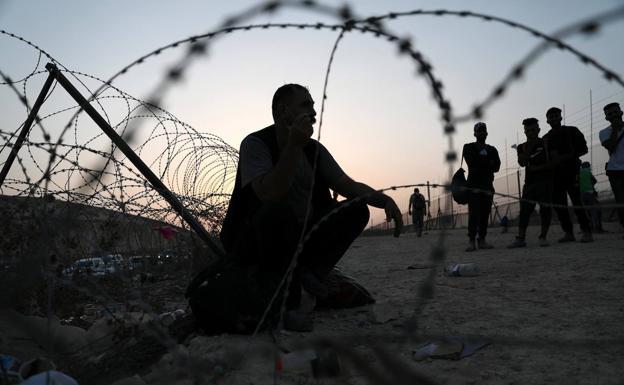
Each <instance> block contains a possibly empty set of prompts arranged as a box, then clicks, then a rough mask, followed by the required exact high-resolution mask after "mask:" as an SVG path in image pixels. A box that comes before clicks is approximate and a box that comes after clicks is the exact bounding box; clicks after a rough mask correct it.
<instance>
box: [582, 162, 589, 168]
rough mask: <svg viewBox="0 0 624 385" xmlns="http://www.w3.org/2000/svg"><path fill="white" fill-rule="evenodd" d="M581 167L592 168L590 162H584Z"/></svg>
mask: <svg viewBox="0 0 624 385" xmlns="http://www.w3.org/2000/svg"><path fill="white" fill-rule="evenodd" d="M581 167H582V168H590V167H591V164H590V163H589V162H583V163H581Z"/></svg>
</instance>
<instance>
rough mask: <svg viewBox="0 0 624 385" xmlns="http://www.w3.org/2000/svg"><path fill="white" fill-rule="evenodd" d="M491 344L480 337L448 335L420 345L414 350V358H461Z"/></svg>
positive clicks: (419, 359) (417, 359)
mask: <svg viewBox="0 0 624 385" xmlns="http://www.w3.org/2000/svg"><path fill="white" fill-rule="evenodd" d="M489 344H490V342H489V341H487V340H485V339H480V338H467V337H447V338H446V339H443V340H438V341H433V342H427V343H426V344H424V345H422V346H420V347H419V348H417V349H416V350H414V351H413V352H412V358H413V359H414V360H415V361H422V360H424V359H426V358H439V359H446V360H460V359H462V358H465V357H468V356H471V355H472V354H474V352H476V351H477V350H479V349H481V348H483V347H485V346H487V345H489Z"/></svg>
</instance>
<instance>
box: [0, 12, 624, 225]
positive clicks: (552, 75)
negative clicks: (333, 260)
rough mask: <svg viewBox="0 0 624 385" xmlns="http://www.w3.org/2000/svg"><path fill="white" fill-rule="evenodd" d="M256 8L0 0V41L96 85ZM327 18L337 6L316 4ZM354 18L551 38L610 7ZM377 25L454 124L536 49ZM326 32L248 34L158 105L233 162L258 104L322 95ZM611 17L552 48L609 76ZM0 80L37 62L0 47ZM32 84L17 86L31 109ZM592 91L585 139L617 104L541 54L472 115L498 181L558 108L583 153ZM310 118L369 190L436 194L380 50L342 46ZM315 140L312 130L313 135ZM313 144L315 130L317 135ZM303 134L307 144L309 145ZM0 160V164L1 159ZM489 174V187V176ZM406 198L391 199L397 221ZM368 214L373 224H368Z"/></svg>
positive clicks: (592, 75) (372, 43)
mask: <svg viewBox="0 0 624 385" xmlns="http://www.w3.org/2000/svg"><path fill="white" fill-rule="evenodd" d="M254 4H257V2H254V1H243V0H234V1H227V2H225V1H222V2H221V1H220V2H215V1H212V2H208V1H182V2H173V1H154V0H149V1H148V0H142V1H123V2H122V1H99V2H95V1H84V0H66V1H62V2H50V1H43V0H40V1H22V0H0V29H3V30H5V31H7V32H11V33H14V34H16V35H19V36H22V37H23V38H25V39H27V40H29V41H31V42H33V43H34V44H36V45H38V46H39V47H41V48H42V49H43V50H45V51H47V52H48V53H49V54H50V55H51V56H53V57H54V58H55V59H56V60H58V61H59V62H60V63H62V64H63V65H64V66H65V67H67V68H69V69H72V70H76V71H80V72H83V73H87V74H90V75H93V76H96V77H98V78H102V79H108V78H109V77H111V76H112V75H113V74H115V73H116V72H117V71H119V70H120V69H121V68H123V67H124V66H125V65H127V64H129V63H130V62H132V61H133V60H135V59H137V58H138V57H140V56H142V55H144V54H146V53H148V52H150V51H152V50H154V49H156V48H159V47H161V46H164V45H167V44H169V43H172V42H174V41H176V40H180V39H184V38H186V37H188V36H191V35H197V34H202V33H206V32H209V31H212V30H214V29H216V28H217V26H219V24H220V23H221V22H222V21H223V19H224V18H225V17H226V16H229V15H233V14H236V13H238V12H240V11H243V10H245V9H246V8H248V7H250V6H252V5H254ZM328 4H332V5H340V4H342V2H340V3H339V2H328ZM350 4H351V5H352V9H353V11H354V13H355V14H356V15H358V16H371V15H380V14H385V13H387V12H389V11H396V12H400V11H409V10H414V9H428V10H435V9H448V10H456V11H460V10H470V11H474V12H482V13H487V14H491V15H494V16H500V17H504V18H508V19H511V20H515V21H517V22H519V23H523V24H527V25H529V26H531V27H533V28H535V29H537V30H539V31H542V32H546V33H550V32H554V31H557V30H558V29H560V28H561V27H564V26H566V25H568V24H569V23H572V22H575V21H578V20H581V19H583V18H587V17H589V16H592V15H596V14H599V13H600V12H604V11H606V10H609V9H612V8H615V7H618V6H623V5H624V1H621V0H620V1H618V0H601V1H583V0H573V1H571V0H556V1H537V0H530V1H511V0H507V1H493V0H490V1H476V0H474V1H376V0H365V1H357V2H352V3H350ZM265 22H293V23H299V22H306V23H307V22H312V23H313V22H327V23H335V22H337V20H336V19H333V18H331V17H329V16H326V15H320V14H318V13H313V12H305V11H303V10H301V9H299V8H296V9H294V8H285V9H283V10H280V11H278V12H277V13H275V14H271V15H262V16H259V17H256V18H253V19H251V20H249V22H248V24H254V23H265ZM386 26H387V27H388V29H389V30H391V31H393V32H394V33H396V34H397V35H399V36H401V37H410V38H411V41H412V43H413V46H414V47H415V48H416V49H418V50H420V51H421V52H422V53H423V55H424V57H425V58H427V60H428V61H429V62H430V63H431V64H432V66H433V71H434V73H435V74H436V76H437V77H438V78H439V79H441V80H442V82H443V84H444V91H445V94H446V95H447V98H449V100H450V101H451V103H452V106H453V109H454V111H455V113H456V114H458V115H464V114H466V113H467V112H469V111H470V110H471V108H472V106H473V105H474V104H475V103H476V102H479V101H482V100H483V99H484V98H485V97H487V96H488V95H489V93H490V92H491V90H492V89H493V87H494V86H495V85H496V84H498V83H499V82H500V81H501V80H502V79H503V78H504V77H505V75H506V74H507V73H508V72H509V71H510V69H511V68H512V66H513V65H514V64H515V63H517V62H518V61H519V60H520V59H521V58H523V57H524V56H525V55H526V54H527V53H528V52H529V51H530V50H531V49H532V48H533V47H534V46H536V45H537V44H538V43H540V42H541V41H540V40H538V39H536V38H535V37H533V36H531V35H530V34H528V33H527V32H525V31H521V30H518V29H512V28H509V27H507V26H503V25H501V24H496V23H494V22H485V21H482V20H477V19H470V18H461V19H460V18H457V17H451V16H445V17H435V16H408V17H403V18H399V19H396V20H390V21H388V22H387V24H386ZM337 35H338V32H335V31H317V30H296V29H288V30H256V31H251V32H237V33H232V34H230V35H226V36H223V37H221V38H220V39H218V40H217V41H216V42H215V44H213V45H211V46H210V48H209V51H208V55H207V56H205V57H202V58H199V59H196V60H195V61H194V62H193V63H192V65H191V68H190V71H189V72H188V73H187V74H186V76H185V77H184V81H183V82H181V83H180V84H177V85H175V86H174V87H173V88H172V89H171V91H169V92H168V93H167V94H166V95H165V97H164V100H163V107H164V108H165V109H167V110H168V111H169V112H171V113H172V114H174V115H175V116H177V117H178V118H179V119H180V120H182V121H184V122H186V123H188V124H190V125H191V126H193V127H194V128H195V129H196V130H198V131H200V132H206V133H212V134H215V135H217V136H219V137H221V138H223V139H224V140H225V141H226V142H227V143H229V144H230V145H231V146H233V147H235V148H238V146H239V144H240V141H241V140H242V139H243V138H244V136H245V135H247V134H248V133H250V132H252V131H255V130H258V129H260V128H262V127H264V126H267V125H269V124H270V123H272V119H271V110H270V103H271V97H272V94H273V92H274V91H275V89H276V88H277V87H279V86H280V85H282V84H284V83H291V82H296V83H300V84H303V85H306V86H308V87H309V89H310V91H311V94H312V96H313V98H314V99H315V101H316V106H317V112H318V113H319V114H320V108H321V101H322V89H323V83H324V81H325V72H326V68H327V62H328V59H329V55H330V52H331V49H332V46H333V44H334V41H335V39H336V37H337ZM623 36H624V19H623V20H617V21H614V22H612V23H610V24H608V25H607V26H605V27H604V28H601V29H600V30H599V32H598V33H597V34H594V35H591V36H585V35H583V36H578V35H577V36H574V37H571V38H570V39H567V40H566V42H567V43H568V44H570V45H572V46H573V47H575V48H576V49H577V50H579V51H580V52H582V53H584V54H586V55H589V56H591V57H592V58H594V59H596V60H597V61H598V62H600V63H601V64H602V65H604V66H605V67H606V68H609V69H611V70H613V71H614V72H616V73H617V74H619V75H620V76H622V75H624V50H622V47H623V43H622V37H623ZM0 52H2V55H0V70H2V71H3V72H5V73H7V74H9V75H10V76H11V77H12V78H14V79H19V78H20V75H21V76H23V75H25V74H27V73H28V72H30V71H31V70H32V68H33V67H34V65H35V63H36V61H37V55H36V52H35V51H34V50H32V49H28V48H26V47H25V46H24V45H23V44H21V43H17V42H16V41H14V40H11V39H8V38H7V37H6V36H4V35H0ZM184 52H185V51H184V49H183V48H179V49H173V50H169V51H166V52H165V53H163V54H162V55H160V56H158V57H156V58H152V59H150V60H148V61H147V62H146V63H145V64H143V65H140V66H137V67H135V68H133V69H132V70H131V71H129V72H128V73H127V74H125V75H123V76H121V77H119V78H118V79H117V80H116V81H115V82H114V85H115V86H116V87H118V88H120V89H122V90H123V91H125V92H127V93H129V94H131V95H133V96H135V97H137V98H144V97H147V95H149V93H150V91H152V90H153V89H154V87H155V86H156V84H157V82H158V81H159V80H160V79H161V78H162V77H163V76H164V75H165V72H166V69H167V68H168V67H169V66H170V65H171V64H172V63H174V62H175V61H176V60H177V59H179V58H180V57H181V56H182V55H183V54H184ZM44 79H45V74H42V75H40V76H38V77H35V78H33V79H32V80H31V81H30V82H29V84H28V87H29V89H28V94H29V97H30V98H32V99H34V97H35V96H36V94H37V93H38V91H39V88H40V87H41V84H42V83H43V81H44ZM590 89H591V90H592V96H593V101H594V103H595V105H594V106H593V127H594V140H595V138H596V137H597V131H598V130H599V129H601V128H604V127H605V126H606V125H607V124H606V122H605V120H604V117H603V114H602V106H603V105H604V104H606V103H608V102H613V101H616V102H620V103H624V90H623V89H622V87H621V86H619V85H617V84H616V83H609V82H607V81H606V80H604V78H603V75H602V73H600V72H599V71H597V70H596V69H594V68H591V67H589V66H587V65H584V64H582V63H581V62H580V61H579V60H578V59H577V58H575V57H574V56H573V55H572V54H570V53H568V52H563V51H558V50H554V49H553V50H550V51H548V52H547V53H546V54H545V55H544V56H542V57H540V58H539V59H538V60H537V62H536V63H534V64H533V65H532V66H531V67H529V69H528V71H527V72H526V74H525V76H524V78H523V79H522V80H521V81H520V82H517V83H514V84H513V85H512V87H511V88H510V89H509V90H508V92H507V93H506V95H505V97H504V98H502V99H500V100H498V101H497V102H496V103H495V104H494V105H492V107H490V108H489V109H487V110H486V111H485V116H484V117H483V119H482V120H483V121H484V122H486V123H487V125H488V129H489V132H490V136H489V138H488V142H489V143H490V144H492V145H494V146H495V147H497V148H498V150H499V153H500V154H501V159H502V160H503V168H504V167H505V153H506V151H505V148H504V145H505V142H507V147H508V158H509V159H508V167H510V168H513V169H515V167H516V166H517V164H516V161H515V153H514V152H513V150H511V149H510V148H509V146H511V145H512V144H514V143H516V138H517V137H518V138H520V140H521V141H523V138H524V135H523V132H522V125H521V122H522V120H523V119H524V118H526V117H536V118H538V119H539V121H540V125H541V127H542V134H544V133H545V132H547V130H548V125H547V124H546V122H545V116H544V114H545V111H546V110H547V109H548V108H549V107H551V106H558V107H560V108H563V106H564V105H565V111H566V122H567V123H568V124H572V125H577V126H578V127H579V128H580V129H581V130H582V131H583V132H584V133H585V135H586V138H587V140H588V142H589V141H590V137H589V133H590V109H589V92H590ZM1 95H2V103H0V124H2V128H3V130H6V131H13V130H15V129H16V128H17V126H14V124H15V122H22V121H23V120H24V119H25V117H26V115H25V114H24V113H23V110H22V109H20V108H19V106H20V105H19V103H18V101H17V100H11V99H10V97H9V94H5V93H3V94H1ZM327 95H328V99H327V101H326V107H325V109H326V111H325V116H324V119H323V127H322V132H321V138H320V140H321V142H323V143H324V144H325V146H326V147H327V148H328V149H329V150H330V152H331V153H332V154H333V155H334V157H335V158H336V160H337V161H338V163H339V164H340V165H341V166H342V167H343V169H344V170H345V171H346V172H347V173H348V174H349V175H350V176H351V177H353V178H354V179H356V180H360V181H363V182H366V183H368V184H369V185H371V186H372V187H374V188H384V187H389V186H392V185H402V184H410V183H423V182H425V181H427V180H429V181H431V182H444V181H445V180H446V178H447V168H446V166H445V164H444V161H443V160H444V155H445V153H446V151H447V150H448V142H447V139H446V138H445V137H444V135H443V130H442V128H443V127H442V124H441V121H440V119H439V117H440V113H439V110H438V109H437V107H436V104H435V102H434V101H433V99H432V97H431V91H430V88H429V86H428V85H427V83H426V81H425V80H424V79H423V78H422V77H419V76H417V74H416V70H415V67H414V65H413V63H412V62H411V61H410V60H408V59H407V58H405V57H402V56H399V55H397V48H396V45H395V44H391V43H388V42H387V41H385V40H382V39H375V38H374V36H372V35H364V34H360V33H358V32H352V33H348V34H347V35H346V36H345V37H344V39H343V40H342V41H341V43H340V45H339V47H338V51H337V53H336V56H335V60H334V66H333V68H332V71H331V74H330V78H329V85H328V89H327ZM474 123H475V121H474V120H471V121H467V122H465V123H462V124H459V125H458V126H457V128H458V133H457V134H456V135H455V137H454V141H455V143H456V145H455V147H456V149H458V148H461V144H463V143H465V142H468V141H472V140H473V139H474V138H473V136H472V126H473V124H474ZM316 128H317V129H318V123H317V127H316ZM317 132H318V131H317ZM317 132H315V137H316V135H317ZM5 154H6V153H5V152H3V153H2V156H3V157H6V155H5ZM501 175H502V173H501ZM410 192H411V189H409V190H401V191H397V192H392V193H391V195H392V196H393V197H395V198H396V200H397V203H398V204H399V207H400V208H401V209H402V210H404V211H406V210H407V201H408V197H409V194H410ZM381 218H382V212H381V211H380V210H375V211H374V212H373V221H374V222H379V221H380V220H381Z"/></svg>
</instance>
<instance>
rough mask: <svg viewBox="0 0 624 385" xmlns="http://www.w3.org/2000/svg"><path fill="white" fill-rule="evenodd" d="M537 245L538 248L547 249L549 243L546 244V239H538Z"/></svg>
mask: <svg viewBox="0 0 624 385" xmlns="http://www.w3.org/2000/svg"><path fill="white" fill-rule="evenodd" d="M537 243H538V244H539V245H540V247H547V246H550V243H548V241H547V240H546V238H542V237H539V238H538V240H537Z"/></svg>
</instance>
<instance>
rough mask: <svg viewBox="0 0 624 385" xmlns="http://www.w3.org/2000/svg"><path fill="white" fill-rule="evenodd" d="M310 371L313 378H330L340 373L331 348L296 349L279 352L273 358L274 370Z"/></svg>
mask: <svg viewBox="0 0 624 385" xmlns="http://www.w3.org/2000/svg"><path fill="white" fill-rule="evenodd" d="M308 370H311V371H312V375H313V376H314V378H331V377H337V376H339V375H340V361H339V360H338V354H337V353H336V352H335V351H334V350H333V349H322V350H313V349H306V350H298V351H294V352H291V353H280V354H279V355H278V356H277V359H276V360H275V371H276V372H277V373H278V374H281V373H283V372H285V371H289V372H290V371H308Z"/></svg>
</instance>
